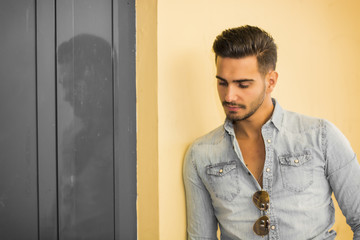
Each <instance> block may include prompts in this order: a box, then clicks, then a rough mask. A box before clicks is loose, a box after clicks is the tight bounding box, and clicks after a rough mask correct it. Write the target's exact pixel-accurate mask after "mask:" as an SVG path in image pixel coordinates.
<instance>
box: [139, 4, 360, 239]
mask: <svg viewBox="0 0 360 240" xmlns="http://www.w3.org/2000/svg"><path fill="white" fill-rule="evenodd" d="M156 4H157V7H156ZM146 5H148V6H151V11H150V12H151V13H153V14H156V16H155V17H156V19H157V27H156V28H154V26H153V25H151V24H149V23H146V21H143V20H144V16H146V15H147V14H149V12H147V11H145V10H144V6H146ZM153 7H156V8H157V12H156V11H154V10H153V9H152V8H153ZM139 10H140V11H139ZM359 12H360V1H358V0H341V1H340V0H316V1H314V0H292V1H289V0H272V1H269V0H257V1H244V0H221V1H220V0H157V1H156V0H152V1H146V0H137V21H138V25H137V26H138V29H137V33H138V36H137V39H138V44H139V43H144V42H147V41H148V39H147V35H146V34H142V32H143V31H153V32H151V33H148V34H149V35H150V36H151V38H150V43H149V42H147V44H149V45H148V47H149V48H151V51H150V50H149V49H144V46H142V45H140V46H139V45H138V47H137V57H138V59H137V63H138V64H137V67H138V69H137V82H138V124H139V128H138V144H139V145H138V148H139V149H138V168H139V171H138V185H139V186H138V193H139V200H138V203H139V208H138V211H139V213H138V215H139V219H138V222H139V239H140V240H144V239H161V240H178V239H179V240H184V239H186V237H185V236H186V235H185V228H186V223H185V199H184V190H183V183H182V163H183V156H184V153H185V150H186V148H187V146H188V145H189V144H190V143H191V142H192V141H193V140H194V139H195V138H197V137H199V136H201V135H203V134H205V133H207V132H208V131H210V130H212V129H213V128H215V127H217V126H219V125H220V124H222V122H223V120H224V114H223V111H222V107H221V105H220V103H219V101H218V97H217V93H216V80H215V77H214V75H215V66H214V56H213V53H212V52H211V46H212V42H213V40H214V38H215V36H216V35H218V34H219V33H220V32H221V31H222V30H224V29H226V28H230V27H235V26H239V25H244V24H250V25H257V26H260V27H262V28H264V29H265V30H266V31H268V32H269V33H271V34H272V35H273V37H274V38H275V41H276V42H277V44H278V46H279V51H278V55H279V61H278V67H277V70H278V72H279V81H278V85H277V87H276V90H275V92H274V94H273V96H274V97H276V98H277V99H278V100H279V102H280V104H281V105H282V106H283V107H284V108H286V109H289V110H293V111H297V112H300V113H304V114H308V115H312V116H317V117H323V118H326V119H328V120H330V121H332V122H333V123H335V124H336V125H337V126H338V127H339V128H340V129H341V130H342V131H343V133H344V134H345V135H346V136H347V137H348V139H349V140H350V142H351V143H352V146H353V148H354V150H355V152H357V153H358V154H359V153H360V125H359V124H358V123H359V122H360V107H359V106H358V103H359V102H360V94H359V92H360V72H359V69H360V59H359V58H360V44H359V43H360V17H359V14H358V13H359ZM152 17H154V16H152ZM152 23H153V24H155V23H154V22H152ZM142 24H145V25H142ZM144 26H146V27H150V28H151V29H147V28H146V27H144ZM153 34H156V36H157V39H154V36H153ZM154 41H155V42H154ZM142 51H148V53H144V52H142ZM156 53H157V54H156ZM147 54H151V56H150V55H147ZM144 59H145V61H144ZM151 59H153V60H151ZM142 62H145V63H147V62H148V63H149V64H150V66H147V65H144V64H143V65H141V63H142ZM147 68H154V69H152V71H154V72H152V71H150V72H151V73H150V75H148V74H147V73H146V72H147V71H149V69H147ZM147 87H150V89H147ZM154 88H156V94H155V92H154V91H155V89H154ZM147 91H151V92H152V94H150V95H151V96H148V97H149V98H147V97H143V96H141V94H147V93H146V92H147ZM154 94H155V96H154ZM152 97H153V98H156V101H155V100H154V99H152ZM153 100H154V101H155V102H156V104H157V105H156V106H155V107H154V106H153V104H155V103H154V102H153ZM147 101H150V102H151V104H150V108H151V109H153V108H154V109H156V111H157V112H156V113H155V112H151V113H149V114H150V116H151V117H150V121H152V120H155V118H156V117H155V116H154V114H157V118H156V121H157V124H155V125H156V128H153V129H151V130H149V129H148V130H144V128H146V127H152V126H153V125H152V124H151V122H150V123H148V122H147V121H148V115H147V113H146V111H148V109H147V107H146V106H148V104H149V103H148V102H147ZM155 125H154V126H155ZM140 126H143V128H141V127H140ZM142 131H145V132H142ZM147 131H149V132H147ZM148 133H151V134H155V135H154V136H151V137H150V136H148V135H147V134H148ZM146 144H150V145H149V147H146V146H145V145H146ZM152 148H155V149H156V150H153V151H154V152H153V155H152V157H147V156H146V154H144V153H143V151H146V149H148V150H149V151H150V149H152ZM144 149H145V150H144ZM150 152H151V151H150ZM155 152H156V154H155ZM152 164H154V166H156V168H154V169H153V170H154V171H157V175H156V176H152V175H153V174H155V172H152V171H147V170H145V169H147V167H149V166H153V165H152ZM141 169H142V170H141ZM140 170H141V171H140ZM148 174H150V175H151V176H152V177H149V176H148ZM156 177H158V179H155V178H156ZM148 179H152V180H151V181H148ZM156 181H157V182H156ZM155 182H156V184H155ZM151 193H153V194H155V195H157V196H151V197H150V199H151V200H149V201H150V202H148V201H147V199H144V198H146V196H150V195H151ZM156 200H157V201H158V205H156V207H157V206H158V212H156V210H157V208H156V207H155V209H154V208H153V207H152V206H153V201H156ZM152 214H153V215H156V217H158V223H153V222H149V221H148V219H151V218H150V217H149V215H150V216H151V215H152ZM156 217H155V219H154V220H156ZM336 221H337V222H336V225H335V227H334V228H335V229H336V230H337V232H338V238H337V239H340V240H345V239H346V240H348V239H351V236H352V233H351V231H350V228H349V227H348V226H347V225H346V224H345V220H344V218H343V216H342V215H341V212H340V211H339V210H338V209H337V212H336ZM147 224H150V225H151V226H153V225H156V224H158V225H157V226H155V227H153V228H152V230H154V229H155V230H154V231H155V232H156V231H158V232H157V234H158V236H157V237H155V235H153V236H154V237H151V236H150V235H149V236H147V232H145V230H144V229H148V228H147V227H146V225H147ZM157 227H158V228H157ZM156 229H157V230H156Z"/></svg>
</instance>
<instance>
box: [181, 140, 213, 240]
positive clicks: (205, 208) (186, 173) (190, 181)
mask: <svg viewBox="0 0 360 240" xmlns="http://www.w3.org/2000/svg"><path fill="white" fill-rule="evenodd" d="M194 152H195V151H194V147H190V148H189V150H188V151H187V153H186V156H185V160H184V167H183V179H184V185H185V195H186V212H187V236H188V240H213V239H214V240H215V239H216V240H217V236H216V231H217V220H216V217H215V215H214V208H213V206H212V203H211V198H210V195H209V192H208V191H207V189H206V187H205V186H204V184H203V182H202V181H201V179H200V177H199V175H198V172H197V168H196V164H195V156H194V155H195V154H194Z"/></svg>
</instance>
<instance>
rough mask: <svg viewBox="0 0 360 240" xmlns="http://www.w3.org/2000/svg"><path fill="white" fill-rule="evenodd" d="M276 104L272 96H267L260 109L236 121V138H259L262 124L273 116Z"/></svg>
mask: <svg viewBox="0 0 360 240" xmlns="http://www.w3.org/2000/svg"><path fill="white" fill-rule="evenodd" d="M273 111H274V105H273V103H272V100H271V97H270V96H269V97H266V98H265V100H264V102H263V104H262V105H261V106H260V107H259V109H258V110H257V111H256V112H255V113H254V114H253V115H252V116H250V117H249V118H247V119H245V120H242V121H237V122H234V130H235V135H236V138H238V139H241V138H243V139H244V138H257V137H260V136H261V128H262V126H263V125H264V124H265V123H266V122H267V121H268V120H269V119H270V118H271V116H272V113H273Z"/></svg>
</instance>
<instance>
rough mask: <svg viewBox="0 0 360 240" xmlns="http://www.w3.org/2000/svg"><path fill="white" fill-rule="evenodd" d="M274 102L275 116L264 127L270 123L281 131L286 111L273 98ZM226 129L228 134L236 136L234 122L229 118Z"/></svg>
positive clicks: (225, 124)
mask: <svg viewBox="0 0 360 240" xmlns="http://www.w3.org/2000/svg"><path fill="white" fill-rule="evenodd" d="M272 102H273V104H274V111H273V114H272V116H271V118H270V119H269V121H267V122H266V123H265V124H264V125H268V124H269V123H270V122H272V123H273V124H274V126H275V127H276V128H277V129H278V130H279V131H280V129H281V124H282V120H283V115H284V110H283V108H282V107H281V106H280V104H279V103H278V101H276V99H275V98H272ZM224 129H225V131H226V132H228V134H230V135H233V136H235V131H234V124H233V122H232V121H230V120H229V119H227V118H226V120H225V123H224Z"/></svg>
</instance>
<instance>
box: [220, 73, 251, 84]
mask: <svg viewBox="0 0 360 240" xmlns="http://www.w3.org/2000/svg"><path fill="white" fill-rule="evenodd" d="M216 78H217V79H219V80H221V81H225V82H228V80H226V79H225V78H222V77H220V76H218V75H216ZM253 81H254V79H248V78H244V79H237V80H233V81H232V82H235V83H242V82H253Z"/></svg>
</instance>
